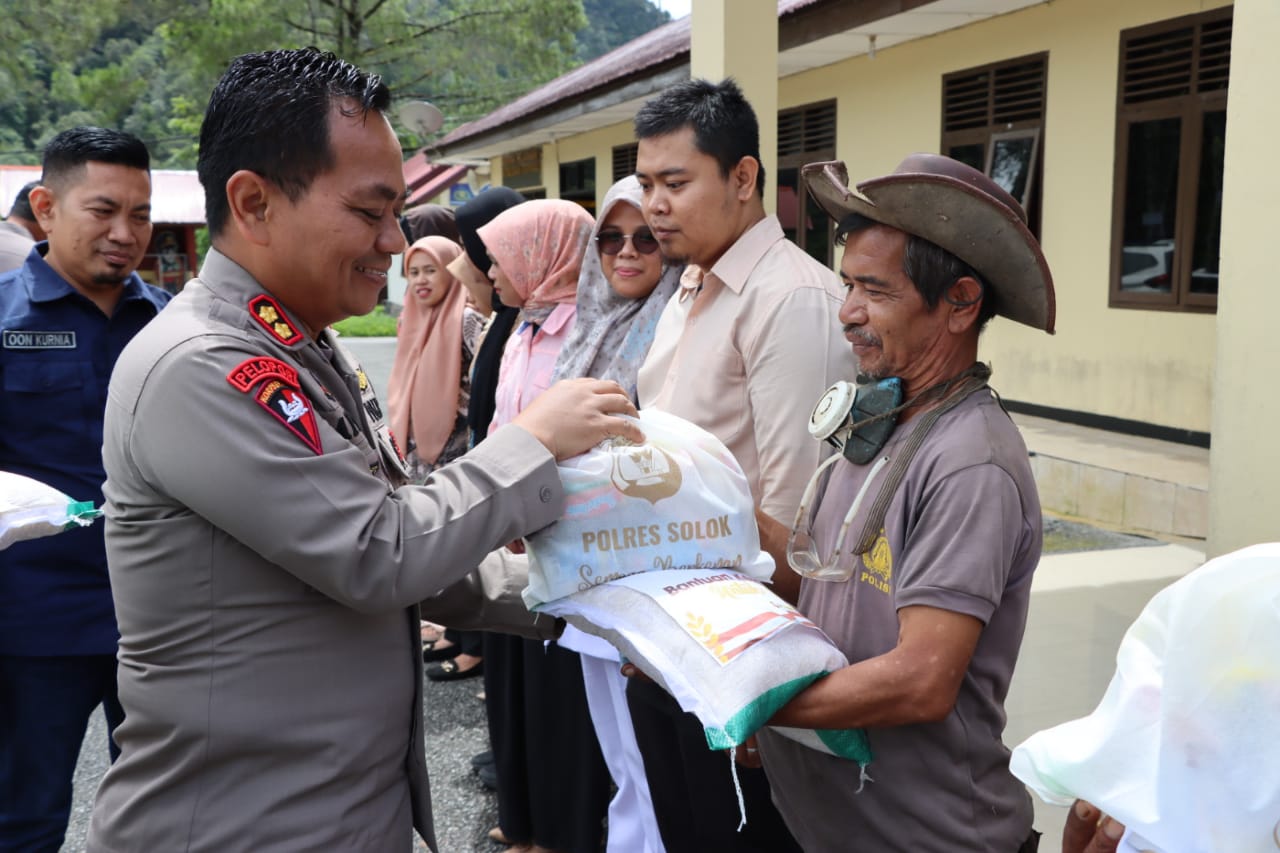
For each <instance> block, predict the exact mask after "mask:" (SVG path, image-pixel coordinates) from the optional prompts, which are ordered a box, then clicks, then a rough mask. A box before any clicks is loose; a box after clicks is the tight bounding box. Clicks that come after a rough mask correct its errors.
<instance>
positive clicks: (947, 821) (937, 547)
mask: <svg viewBox="0 0 1280 853" xmlns="http://www.w3.org/2000/svg"><path fill="white" fill-rule="evenodd" d="M919 422H920V418H915V419H913V420H912V421H908V422H907V423H906V424H904V425H901V426H899V427H898V428H897V429H896V430H895V432H894V433H893V435H892V436H891V437H890V440H889V443H888V444H887V445H886V447H885V449H884V452H883V453H882V454H880V455H887V456H889V457H890V458H892V457H893V456H894V454H895V453H896V451H897V450H898V448H899V447H901V445H902V444H903V442H904V441H905V440H906V438H907V436H908V435H909V434H910V433H911V431H912V430H913V429H914V428H915V427H916V426H917V425H918V423H919ZM877 458H878V457H877ZM871 467H872V466H871V465H853V464H851V463H849V462H847V461H844V460H842V461H840V462H838V463H836V465H835V471H834V473H833V474H832V475H831V481H830V483H829V484H828V486H827V489H826V492H825V494H824V495H823V496H822V498H821V501H820V505H819V508H818V510H817V517H816V520H815V524H814V534H815V536H814V538H815V541H816V543H817V544H818V546H819V552H820V554H821V555H822V557H824V558H825V557H826V556H827V555H829V554H831V553H833V550H834V549H835V548H836V546H837V544H838V543H836V541H835V539H836V536H837V534H838V531H839V528H840V525H841V522H842V521H843V520H844V517H845V514H846V512H847V511H848V509H849V507H850V505H851V504H852V502H853V498H854V495H855V494H856V493H857V491H858V488H859V487H860V486H861V485H862V483H863V481H864V480H865V479H866V477H867V474H868V472H869V470H870V469H871ZM885 473H887V469H886V470H885V471H882V473H881V474H880V476H879V479H880V480H881V481H882V480H883V479H884V474H885ZM876 486H877V484H876V483H875V482H873V484H872V486H871V488H870V490H869V491H868V493H867V496H866V498H865V500H864V502H863V508H862V509H861V510H860V515H858V516H856V517H855V520H854V522H853V524H852V525H850V531H849V536H848V539H849V541H847V542H845V543H843V545H842V547H843V548H844V549H845V551H846V552H847V551H848V549H849V548H851V547H852V545H853V544H854V543H853V541H852V540H854V538H855V537H856V536H857V535H858V533H859V532H860V531H861V529H862V521H863V515H865V513H866V512H867V511H868V508H869V507H870V505H871V504H872V503H873V500H874V497H875V495H876V494H877V489H876ZM1041 540H1042V531H1041V520H1040V502H1039V497H1038V494H1037V492H1036V484H1035V480H1034V479H1033V477H1032V473H1031V466H1030V464H1029V462H1028V460H1027V450H1026V445H1025V444H1023V441H1022V436H1021V435H1020V434H1019V433H1018V429H1017V427H1016V426H1014V424H1013V422H1012V421H1011V420H1010V419H1009V417H1008V416H1007V415H1006V414H1005V413H1004V411H1003V410H1002V409H1001V408H1000V406H999V404H998V403H997V402H996V400H995V399H994V397H993V396H992V394H991V392H989V391H987V390H985V389H983V390H979V391H975V392H974V393H972V394H970V395H969V397H967V398H966V399H964V400H963V401H961V402H960V403H959V404H958V405H957V406H956V407H955V408H954V409H952V410H951V411H949V412H947V413H945V414H943V415H942V416H941V418H939V420H938V422H937V423H936V424H935V425H934V427H933V429H932V431H931V432H930V433H929V435H928V437H927V438H926V439H925V441H924V444H923V445H922V446H921V448H920V450H919V451H918V452H917V454H916V457H915V459H914V460H912V462H911V465H910V467H909V468H908V469H907V474H906V476H905V478H904V479H903V482H902V484H901V485H900V486H899V488H898V490H897V492H896V494H895V495H894V497H893V499H892V501H891V502H890V504H889V509H888V513H887V515H886V516H885V523H884V527H883V528H882V530H881V533H880V536H879V537H878V538H877V539H876V541H875V543H874V544H873V546H872V548H871V549H870V550H869V551H868V552H867V553H866V554H864V555H862V556H861V557H854V558H852V559H854V561H855V562H854V573H853V577H852V578H851V579H850V580H849V581H847V582H845V583H830V582H824V581H811V580H805V581H804V582H803V584H802V586H801V592H800V602H799V606H800V610H801V612H803V613H804V614H805V615H806V616H808V617H809V618H810V619H812V620H813V621H814V622H816V623H817V625H818V626H819V627H820V628H822V630H823V631H825V632H826V633H827V635H828V636H829V637H830V638H831V639H832V641H833V642H835V644H836V645H837V646H839V647H840V649H841V651H843V652H844V653H845V655H846V656H848V658H849V660H850V661H851V662H858V661H863V660H867V659H868V658H872V657H876V656H878V655H882V654H886V653H888V652H889V651H891V650H892V649H893V648H894V647H895V646H896V645H897V642H898V609H899V608H902V607H907V606H911V605H926V606H929V607H936V608H940V609H943V610H950V611H954V612H958V613H965V614H968V615H970V616H973V617H975V618H977V619H979V620H981V621H982V622H983V625H984V627H983V629H982V634H981V636H980V638H979V640H978V645H977V649H976V650H975V652H974V655H973V658H972V660H971V661H970V663H969V669H968V671H967V672H966V674H965V677H964V681H963V684H962V685H961V688H960V693H959V696H958V697H957V699H956V704H955V707H954V708H953V709H952V711H951V713H950V714H948V715H947V717H946V718H945V719H943V720H942V721H940V722H937V723H925V724H919V725H906V726H896V727H889V728H875V729H870V730H868V732H867V735H868V737H869V739H870V742H871V751H872V759H871V765H870V767H869V768H868V774H869V776H870V778H871V780H873V781H868V782H867V783H866V784H865V786H863V785H862V784H861V780H860V774H859V768H858V766H857V765H856V764H855V763H853V762H848V761H844V760H841V759H839V758H835V757H833V756H830V755H826V754H823V753H819V752H817V751H815V750H811V749H807V748H806V747H803V746H800V745H799V744H797V743H795V742H794V741H790V740H787V739H785V738H782V737H780V736H778V735H776V734H772V733H770V732H769V731H768V730H765V731H764V732H762V734H761V737H760V741H761V743H760V747H761V754H762V756H763V759H764V764H765V770H766V771H767V772H768V774H769V780H770V782H771V784H772V787H773V797H774V800H775V801H776V802H777V803H778V807H779V809H780V811H781V812H782V814H783V816H784V818H785V819H786V821H787V825H788V826H789V827H790V828H791V830H792V832H793V833H794V834H795V837H796V839H797V840H798V841H799V842H800V843H801V845H802V846H803V847H804V849H805V850H806V851H813V853H820V851H843V850H867V851H876V853H881V851H884V853H888V851H899V850H900V851H911V853H958V851H988V853H1012V851H1014V850H1017V849H1018V846H1019V845H1020V844H1021V843H1022V842H1023V841H1024V840H1025V839H1026V837H1027V835H1028V834H1029V833H1030V831H1031V817H1032V806H1031V800H1030V797H1029V795H1028V794H1027V791H1026V789H1025V788H1024V787H1023V785H1022V783H1021V782H1019V781H1018V780H1017V779H1015V778H1014V777H1013V775H1012V774H1011V773H1010V772H1009V750H1008V749H1007V748H1006V747H1005V745H1004V743H1003V742H1002V741H1001V733H1002V732H1003V731H1004V726H1005V713H1004V700H1005V696H1006V695H1007V694H1008V691H1009V682H1010V679H1011V678H1012V676H1013V669H1014V664H1015V662H1016V661H1017V658H1018V648H1019V645H1020V644H1021V642H1022V632H1023V628H1024V627H1025V625H1026V617H1027V605H1028V600H1029V596H1030V591H1031V577H1032V573H1033V571H1034V570H1035V567H1036V563H1037V562H1038V561H1039V559H1040V547H1041ZM845 559H850V557H849V556H848V555H847V554H846V556H845ZM860 787H861V791H859V788H860Z"/></svg>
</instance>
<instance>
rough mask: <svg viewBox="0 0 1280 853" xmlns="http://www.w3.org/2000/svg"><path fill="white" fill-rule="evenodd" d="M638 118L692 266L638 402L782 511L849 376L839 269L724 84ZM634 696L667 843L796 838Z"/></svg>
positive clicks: (664, 213)
mask: <svg viewBox="0 0 1280 853" xmlns="http://www.w3.org/2000/svg"><path fill="white" fill-rule="evenodd" d="M635 127H636V136H637V137H638V138H639V140H640V148H639V153H638V155H637V163H636V177H638V178H639V179H640V183H641V186H642V187H643V190H644V215H645V220H646V221H647V222H648V224H649V227H650V229H651V230H652V231H653V234H654V236H656V237H657V238H658V241H659V243H660V244H661V246H662V251H663V254H664V255H666V256H667V257H668V258H671V259H673V260H682V261H686V262H687V263H689V264H691V265H694V267H696V269H693V270H692V272H691V273H689V274H686V276H685V280H684V281H683V282H682V286H681V289H680V290H679V291H678V292H677V293H676V295H675V296H674V297H673V298H672V300H671V302H670V303H668V305H667V308H666V310H665V311H664V312H663V314H662V317H661V319H660V320H659V321H658V328H657V331H656V333H655V336H654V342H653V346H652V348H651V349H650V351H649V354H648V356H647V358H646V359H645V363H644V365H643V366H642V367H641V369H640V377H639V398H640V406H641V408H646V407H652V408H656V409H661V410H663V411H667V412H671V413H673V414H676V415H679V416H681V417H683V418H686V419H688V420H690V421H693V422H694V423H696V424H698V425H699V426H701V427H703V428H704V429H707V430H708V431H710V432H711V433H713V434H714V435H716V437H718V438H719V439H720V440H721V441H723V442H724V443H725V445H727V446H728V448H729V449H730V451H732V452H733V455H734V456H735V457H736V458H737V460H738V462H739V464H741V465H742V468H743V470H744V471H745V472H746V475H747V480H748V482H749V483H750V484H751V490H752V493H753V496H754V497H755V500H756V503H757V504H758V505H759V507H760V508H761V509H762V510H763V511H764V512H765V513H767V514H768V515H770V516H772V517H774V518H779V519H786V520H790V519H791V518H792V517H793V516H794V514H795V510H796V507H797V505H798V504H799V503H800V497H801V493H802V492H803V490H804V486H805V483H806V481H807V478H808V476H809V474H810V473H812V471H813V469H814V468H815V467H816V466H817V465H818V463H819V462H820V461H821V457H822V455H823V450H822V445H820V443H819V442H817V441H815V440H814V439H813V438H811V437H810V436H809V434H808V430H807V427H806V424H807V422H808V416H809V413H810V411H811V410H812V409H813V406H814V404H815V403H816V402H817V401H818V399H819V397H821V396H822V393H823V392H824V391H825V390H826V389H827V387H828V386H829V385H830V384H831V383H832V382H834V381H835V380H837V379H852V378H853V376H854V373H855V364H854V360H853V356H852V353H851V352H850V350H849V347H848V346H847V345H846V343H845V341H844V339H843V337H842V335H841V329H840V323H839V320H838V319H837V317H836V312H837V311H838V310H839V307H840V302H841V295H840V290H839V286H838V283H837V281H836V277H835V274H834V273H833V272H832V271H831V270H830V269H828V268H827V267H825V266H823V265H822V264H820V263H819V262H817V261H815V260H813V259H812V258H810V257H809V256H808V255H806V254H805V253H804V252H803V251H802V250H801V249H800V248H799V247H797V246H796V245H794V244H793V243H790V242H789V241H787V240H786V239H785V237H784V236H783V233H782V226H781V225H780V224H779V223H778V220H777V218H776V217H773V216H767V215H766V214H765V211H764V199H763V193H764V171H763V169H762V168H761V166H760V160H759V156H760V155H759V128H758V125H757V123H756V117H755V113H754V111H753V110H752V109H751V105H750V104H749V103H747V101H746V99H745V98H744V97H743V95H742V92H741V91H740V90H739V89H738V87H737V85H736V84H734V83H733V82H732V81H725V82H723V83H719V84H712V83H710V82H707V81H705V80H691V81H689V82H687V83H680V84H677V85H676V86H673V87H671V88H670V89H668V90H666V91H665V92H663V93H662V94H660V95H658V96H657V97H656V98H654V99H652V100H650V101H649V102H648V103H646V104H645V105H644V106H643V107H642V108H641V110H640V112H639V113H637V115H636V119H635ZM781 571H782V572H783V573H785V574H784V575H783V577H790V576H791V571H790V569H788V568H786V567H782V568H781ZM628 701H629V704H630V707H631V712H632V717H633V719H634V722H635V726H636V736H637V739H638V741H639V744H640V748H641V752H642V753H643V754H644V761H645V772H646V775H647V776H648V778H649V784H650V789H651V792H652V794H653V800H654V808H655V811H656V812H657V817H658V825H659V827H660V829H661V831H662V838H663V842H664V844H665V845H666V848H667V851H668V853H678V851H685V850H688V851H705V850H717V851H766V850H767V851H770V853H776V851H785V850H798V849H799V848H798V847H797V846H796V845H795V842H794V841H793V840H792V839H791V837H790V835H789V834H788V833H787V831H786V828H785V826H783V824H782V822H781V820H780V819H779V817H778V815H777V812H776V811H775V810H774V808H773V805H772V803H771V802H770V797H769V788H768V782H767V781H766V780H765V778H764V774H763V773H762V772H761V771H759V770H752V769H745V768H740V769H739V776H740V778H741V781H742V788H743V793H744V795H745V797H746V813H747V821H748V823H747V826H746V827H745V828H744V830H743V831H742V832H741V833H739V832H737V827H738V821H739V816H738V804H737V800H736V797H735V794H734V787H733V781H732V779H731V778H730V775H729V763H728V760H727V759H726V758H725V757H724V756H723V755H720V754H718V753H713V752H711V751H710V750H708V749H707V746H706V740H705V737H704V735H703V733H702V727H701V725H700V724H699V723H698V722H697V719H696V718H695V717H694V716H693V715H691V714H684V713H682V712H681V711H680V709H679V706H678V705H677V704H676V703H675V700H673V699H671V697H670V696H668V695H667V694H666V693H664V692H663V691H662V690H661V689H660V688H658V687H656V686H655V685H653V684H651V683H648V682H643V681H639V680H636V681H633V682H632V683H631V684H630V685H629V687H628Z"/></svg>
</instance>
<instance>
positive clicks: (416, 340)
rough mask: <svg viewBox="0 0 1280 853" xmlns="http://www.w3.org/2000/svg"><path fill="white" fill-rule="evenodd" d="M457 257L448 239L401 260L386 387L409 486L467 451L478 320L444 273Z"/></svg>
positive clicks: (422, 245)
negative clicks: (400, 295) (398, 310)
mask: <svg viewBox="0 0 1280 853" xmlns="http://www.w3.org/2000/svg"><path fill="white" fill-rule="evenodd" d="M460 254H462V247H461V246H460V245H458V244H457V243H455V242H454V241H452V240H450V239H449V238H448V237H441V236H438V235H433V236H430V237H423V238H422V239H421V240H418V241H417V242H416V243H414V244H413V245H412V246H410V247H409V250H408V251H407V252H405V255H404V269H405V277H406V278H407V279H408V281H409V286H408V289H407V290H406V292H405V300H404V313H403V314H401V315H400V325H399V329H398V330H397V333H396V334H397V337H398V341H397V343H396V356H395V362H394V363H393V364H392V367H391V379H390V381H389V382H388V386H389V387H388V394H387V407H388V409H389V411H390V421H391V434H392V435H394V436H395V438H396V441H398V442H399V443H400V447H401V449H402V450H403V451H404V454H405V459H406V461H407V462H408V467H409V474H410V477H411V479H412V482H414V483H421V482H423V481H424V480H426V479H427V475H428V474H430V473H431V472H432V471H434V470H435V469H436V468H439V467H440V466H441V465H443V464H444V463H446V462H448V461H450V460H451V459H454V458H456V457H458V456H461V455H462V454H463V453H465V452H466V451H467V425H466V420H467V400H468V397H469V396H470V394H469V390H470V382H469V381H468V379H467V377H468V373H469V372H470V368H471V357H472V354H473V353H474V351H475V344H476V339H477V337H478V336H479V334H480V330H481V328H483V326H484V318H483V317H481V316H480V314H479V313H478V312H476V311H475V310H474V309H472V308H469V307H467V304H466V302H467V292H466V289H465V288H463V287H462V285H461V284H460V283H459V282H458V281H457V279H455V278H454V277H453V276H452V275H451V274H450V273H449V271H448V270H447V269H445V267H446V266H447V265H448V264H449V262H450V261H452V260H453V259H454V258H456V257H457V256H458V255H460Z"/></svg>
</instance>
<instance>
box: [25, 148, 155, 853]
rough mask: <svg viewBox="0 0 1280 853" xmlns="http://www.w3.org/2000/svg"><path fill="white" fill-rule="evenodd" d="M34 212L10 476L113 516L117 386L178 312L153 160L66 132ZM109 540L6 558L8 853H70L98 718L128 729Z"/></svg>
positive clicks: (50, 154) (92, 534)
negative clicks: (112, 404) (171, 306)
mask: <svg viewBox="0 0 1280 853" xmlns="http://www.w3.org/2000/svg"><path fill="white" fill-rule="evenodd" d="M30 199H31V206H32V209H33V210H34V212H35V215H36V219H37V221H38V222H39V223H40V225H41V227H42V228H44V230H45V231H46V232H47V234H48V241H47V242H43V243H38V244H36V246H35V247H34V248H33V249H32V250H31V253H30V255H28V256H27V260H26V262H25V263H24V264H23V265H22V266H21V267H19V268H18V269H16V270H13V271H11V272H8V273H4V274H3V275H0V330H2V331H0V470H4V471H10V472H13V473H17V474H24V475H26V476H28V477H32V478H34V479H36V480H39V481H41V482H44V483H47V484H49V485H50V486H53V487H54V488H56V489H59V490H60V491H62V492H65V493H66V494H67V495H69V496H70V497H72V498H73V499H74V500H77V501H93V502H94V503H95V504H101V503H102V483H103V481H104V480H105V479H106V474H105V473H104V471H103V468H102V415H103V410H104V408H105V406H106V400H107V380H108V379H109V378H110V376H111V369H112V367H113V366H114V365H115V363H116V358H117V357H118V356H119V354H120V351H121V350H122V349H123V348H124V345H125V344H126V343H128V342H129V340H130V339H131V338H132V337H133V336H134V335H135V334H136V333H137V332H138V331H139V330H140V329H141V328H142V327H143V326H144V325H146V324H147V322H148V321H150V320H151V319H152V318H153V317H155V316H156V313H157V312H158V311H159V310H160V309H161V308H162V307H163V306H164V304H165V303H166V302H167V301H168V300H169V295H168V294H167V293H165V292H164V291H162V290H160V289H158V288H155V287H152V286H150V285H148V284H145V283H144V282H143V281H142V280H141V279H140V278H138V276H137V274H136V273H135V272H134V270H136V269H137V268H138V264H139V262H140V261H141V260H142V258H143V255H144V254H145V253H146V251H147V245H148V243H149V242H150V239H151V172H150V156H149V155H148V153H147V148H146V146H145V145H144V144H143V143H142V141H141V140H139V139H137V138H136V137H134V136H131V135H129V134H127V133H121V132H118V131H113V130H104V129H102V128H93V127H79V128H74V129H72V130H67V131H64V132H63V133H60V134H58V135H57V136H55V137H54V138H53V139H52V140H51V141H50V142H49V144H48V146H47V147H46V148H45V152H44V173H43V176H42V178H41V185H40V186H38V187H36V188H35V189H33V190H32V191H31V196H30ZM102 531H103V528H102V525H101V524H94V525H93V526H91V527H87V528H81V529H78V530H73V531H70V532H67V533H62V534H59V535H57V536H54V537H50V538H47V539H36V540H31V541H26V542H18V543H16V544H14V545H13V546H12V547H11V548H9V549H8V550H6V551H2V552H0V850H23V851H46V850H48V851H57V850H58V848H59V847H60V846H61V845H62V841H63V836H64V834H65V833H66V826H67V819H68V816H69V814H70V810H71V782H72V776H73V775H74V772H75V767H76V760H77V758H78V756H79V752H80V744H81V741H82V740H83V739H84V733H85V727H86V725H87V723H88V720H89V716H90V715H91V714H92V712H93V710H94V709H95V708H96V707H97V706H98V705H102V706H103V708H104V710H105V712H106V717H107V726H108V730H109V731H113V730H114V728H115V726H116V725H117V724H118V723H119V722H120V720H121V718H122V717H123V712H122V711H121V710H120V704H119V702H118V701H117V699H116V643H117V640H118V638H119V635H118V633H117V631H116V621H115V615H114V611H113V608H112V602H111V587H110V585H109V583H108V580H107V559H106V552H105V549H104V546H103V538H102ZM109 746H110V749H111V752H112V758H113V759H114V758H115V754H116V749H115V744H114V743H110V744H109Z"/></svg>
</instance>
